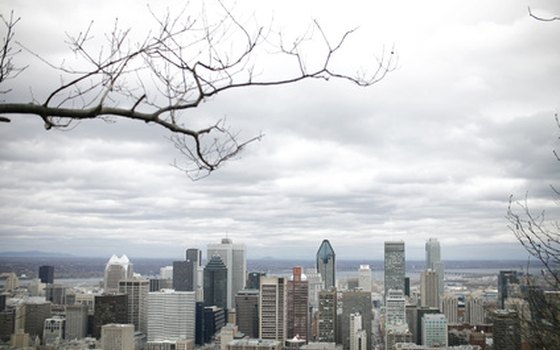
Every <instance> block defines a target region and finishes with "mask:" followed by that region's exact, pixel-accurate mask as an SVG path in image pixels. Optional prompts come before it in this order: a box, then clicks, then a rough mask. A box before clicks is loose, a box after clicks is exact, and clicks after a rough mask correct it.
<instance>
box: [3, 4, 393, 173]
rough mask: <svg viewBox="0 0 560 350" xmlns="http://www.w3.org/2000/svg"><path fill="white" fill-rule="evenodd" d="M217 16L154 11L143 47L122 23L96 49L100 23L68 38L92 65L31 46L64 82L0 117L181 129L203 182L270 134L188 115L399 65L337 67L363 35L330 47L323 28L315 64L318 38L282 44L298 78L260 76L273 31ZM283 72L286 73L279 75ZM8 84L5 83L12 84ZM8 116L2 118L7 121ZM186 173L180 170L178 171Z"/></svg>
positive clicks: (387, 60) (178, 135)
mask: <svg viewBox="0 0 560 350" xmlns="http://www.w3.org/2000/svg"><path fill="white" fill-rule="evenodd" d="M218 4H219V8H220V9H221V11H222V15H221V17H218V18H217V19H212V18H208V17H207V16H205V14H204V13H203V14H202V16H193V17H188V16H186V17H185V13H187V11H186V10H184V11H182V12H180V13H179V15H177V16H176V17H173V16H171V15H170V14H169V13H166V14H165V15H163V16H161V15H156V14H155V13H154V12H153V11H151V10H150V13H151V14H152V17H153V18H154V20H155V24H156V25H157V29H156V30H154V31H152V32H151V33H150V34H149V35H148V36H146V37H145V38H144V40H141V41H139V42H136V43H131V39H130V38H131V37H132V30H131V29H121V28H120V26H119V24H118V22H117V21H115V25H114V28H113V29H112V31H111V32H110V33H108V34H106V35H105V37H104V39H105V42H106V44H105V46H104V47H103V46H102V47H101V48H100V47H96V46H95V45H94V43H93V40H92V32H93V26H92V23H90V24H89V25H88V27H87V28H86V30H85V31H83V32H80V33H78V34H77V35H74V36H73V35H70V34H67V37H68V44H69V46H70V49H71V50H72V51H73V52H74V53H75V54H76V55H77V57H79V58H81V60H82V63H83V65H81V66H80V67H79V68H73V67H71V66H68V65H67V64H65V63H63V64H61V65H55V64H53V63H51V62H48V61H47V60H46V59H44V58H43V57H41V55H40V54H37V53H35V52H33V51H32V50H31V49H27V48H25V47H24V46H23V45H21V47H22V48H24V49H26V50H27V51H28V52H30V53H32V54H33V55H35V56H36V57H38V58H39V59H40V60H41V61H42V62H44V63H46V64H47V65H48V66H49V67H51V68H54V69H57V70H58V71H59V72H60V73H61V79H62V80H61V83H60V85H59V86H58V87H57V88H55V89H54V90H53V91H51V92H50V93H49V94H48V95H47V97H46V98H45V100H44V101H43V102H42V103H41V102H37V101H35V100H34V99H33V102H31V103H17V102H8V103H0V114H3V115H6V114H12V115H18V114H19V115H22V114H28V115H35V116H37V117H39V118H41V119H42V121H43V123H44V125H45V128H46V129H47V130H49V129H52V128H59V129H61V128H62V129H64V128H71V127H72V126H74V125H75V123H76V122H79V121H82V120H85V119H96V118H101V119H105V118H116V119H131V120H137V121H143V122H145V123H152V124H156V125H158V126H160V127H163V128H165V129H167V130H169V131H170V132H171V133H172V136H171V137H170V140H171V141H172V142H173V143H174V145H175V147H176V148H177V149H179V151H180V152H181V153H182V154H183V155H184V156H185V157H186V159H187V160H188V161H189V163H190V165H188V166H185V167H181V169H182V170H184V171H185V172H186V173H187V174H188V175H189V176H190V175H192V174H193V173H196V174H197V175H196V176H197V177H198V176H204V175H207V174H209V173H210V172H212V171H214V170H216V169H217V168H218V167H220V166H221V165H222V164H223V163H224V162H225V161H227V160H229V159H231V158H232V157H235V156H236V155H238V154H239V152H241V151H242V150H243V149H244V148H245V147H246V146H247V145H248V144H249V143H252V142H254V141H258V140H260V139H261V137H262V135H258V136H255V137H250V138H248V139H246V140H239V139H238V137H239V135H238V134H237V133H234V132H231V131H230V129H229V128H228V127H226V126H225V124H224V122H223V121H219V122H217V123H214V124H211V125H209V126H207V127H202V128H196V127H193V123H192V121H191V120H189V115H188V112H189V110H191V109H194V108H197V107H198V106H199V105H200V103H202V102H204V101H207V100H208V99H210V98H212V97H213V96H215V95H218V94H221V93H223V92H226V91H229V90H235V89H241V88H248V87H259V86H260V87H265V86H277V85H286V84H293V83H296V82H299V81H302V80H308V79H320V80H329V79H331V78H333V79H342V80H347V81H349V82H351V83H353V84H356V85H358V86H363V87H366V86H371V85H373V84H375V83H377V82H378V81H379V80H381V79H383V78H384V77H385V76H386V74H387V73H388V72H390V71H392V70H393V69H395V67H396V63H397V56H396V55H395V54H394V50H391V53H390V54H385V53H383V54H382V56H381V58H380V59H378V60H377V61H376V63H375V66H374V67H373V71H372V72H371V73H370V74H359V75H356V76H351V75H347V74H346V73H343V72H338V71H337V70H335V69H334V68H333V67H332V65H333V59H334V57H335V56H336V55H337V54H338V53H339V52H340V51H341V50H342V49H343V47H344V44H345V42H346V40H347V38H348V36H350V35H351V34H352V33H353V32H354V30H355V29H353V30H349V31H347V32H345V33H344V34H343V35H342V36H341V37H340V38H339V39H338V40H335V41H331V40H330V39H329V38H328V37H327V36H326V35H325V33H324V31H323V29H322V28H321V26H320V25H319V23H318V22H314V27H315V29H317V31H318V32H319V33H320V41H319V42H320V43H322V45H323V47H324V53H323V56H322V58H321V60H320V61H319V62H320V64H319V65H318V66H317V65H315V67H314V68H309V67H311V66H312V65H310V64H308V63H307V62H306V59H305V58H304V57H303V55H302V50H303V46H304V45H305V43H306V41H307V40H313V38H312V36H310V37H307V36H304V37H302V38H300V39H296V41H295V42H294V45H293V46H292V47H291V48H290V49H286V48H285V47H284V46H283V43H282V42H281V41H280V42H279V43H277V44H275V45H274V46H275V47H276V48H277V49H279V50H278V51H279V53H280V54H281V55H282V57H283V58H284V62H285V66H283V67H282V68H285V67H288V68H289V67H292V73H285V74H284V75H276V76H274V75H272V74H270V72H269V71H267V72H266V73H268V76H270V77H269V78H267V77H266V76H262V75H256V74H255V73H254V72H256V71H257V69H258V68H256V67H257V63H258V62H257V56H259V55H260V54H261V53H263V52H266V48H268V47H270V46H271V45H272V43H271V40H269V38H267V37H266V36H265V35H264V33H270V30H268V29H266V28H264V27H262V26H258V25H248V24H244V23H242V21H240V20H239V19H238V18H237V17H236V16H235V15H234V14H233V12H232V11H231V9H229V8H228V7H227V6H225V5H224V3H222V2H221V1H218ZM2 19H3V21H4V25H5V27H6V28H7V29H8V34H7V36H6V37H5V38H4V42H3V44H4V45H3V47H4V48H3V51H2V52H1V53H2V57H1V60H2V61H1V62H0V68H1V72H2V73H1V74H2V75H1V77H2V79H3V80H5V79H7V77H13V76H14V75H16V74H18V73H19V72H21V70H17V69H16V68H15V67H14V65H13V64H12V61H11V59H12V58H13V56H14V55H15V54H16V53H17V51H12V50H11V49H12V45H13V37H14V36H13V29H14V27H15V25H16V24H17V23H18V21H19V18H18V19H14V18H13V14H12V15H11V16H10V19H9V20H5V19H4V17H2ZM273 73H274V74H277V72H273ZM3 80H0V83H1V82H2V81H3ZM8 120H9V119H7V118H6V117H2V120H0V121H8ZM176 166H177V167H179V166H178V165H176Z"/></svg>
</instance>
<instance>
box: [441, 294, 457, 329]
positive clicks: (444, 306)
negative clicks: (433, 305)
mask: <svg viewBox="0 0 560 350" xmlns="http://www.w3.org/2000/svg"><path fill="white" fill-rule="evenodd" d="M458 310H459V300H458V299H457V297H455V296H452V295H447V296H445V297H444V298H443V299H442V301H441V313H443V314H444V315H445V318H446V319H447V323H448V324H453V325H455V324H458V323H459V315H458Z"/></svg>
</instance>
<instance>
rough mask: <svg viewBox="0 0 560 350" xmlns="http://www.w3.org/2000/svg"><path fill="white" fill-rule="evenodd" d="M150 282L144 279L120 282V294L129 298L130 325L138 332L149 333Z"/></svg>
mask: <svg viewBox="0 0 560 350" xmlns="http://www.w3.org/2000/svg"><path fill="white" fill-rule="evenodd" d="M149 291H150V282H149V281H148V280H143V279H127V280H121V281H119V292H120V293H124V294H126V295H127V298H128V323H132V324H133V325H134V329H135V330H136V331H140V332H142V333H144V334H147V332H148V304H147V303H148V293H149Z"/></svg>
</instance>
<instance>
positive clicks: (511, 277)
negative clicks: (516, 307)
mask: <svg viewBox="0 0 560 350" xmlns="http://www.w3.org/2000/svg"><path fill="white" fill-rule="evenodd" d="M517 283H519V280H518V279H517V271H513V270H507V271H504V270H502V271H500V273H499V274H498V307H499V308H500V309H503V308H504V305H505V301H506V299H507V298H508V287H509V286H510V284H517Z"/></svg>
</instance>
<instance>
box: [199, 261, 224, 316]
mask: <svg viewBox="0 0 560 350" xmlns="http://www.w3.org/2000/svg"><path fill="white" fill-rule="evenodd" d="M227 283H228V269H227V267H226V265H225V264H224V262H223V261H222V258H220V256H219V255H214V256H213V257H212V258H211V259H210V261H208V264H206V267H205V268H204V305H206V306H212V305H216V306H218V307H221V308H224V309H225V308H227V306H228V303H227V302H228V294H227V291H228V289H227V287H228V286H227Z"/></svg>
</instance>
